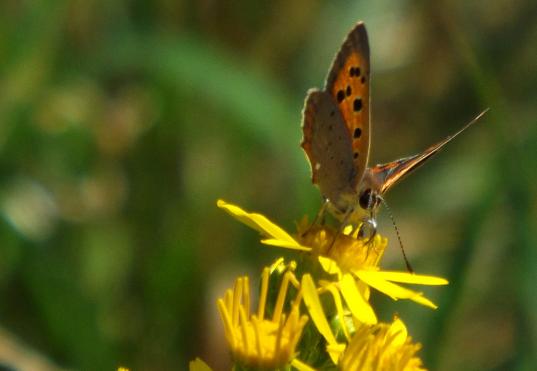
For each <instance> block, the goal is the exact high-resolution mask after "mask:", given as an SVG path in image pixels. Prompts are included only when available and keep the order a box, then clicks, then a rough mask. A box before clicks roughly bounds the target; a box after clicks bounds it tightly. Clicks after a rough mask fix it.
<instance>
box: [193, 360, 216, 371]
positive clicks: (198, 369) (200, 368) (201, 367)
mask: <svg viewBox="0 0 537 371" xmlns="http://www.w3.org/2000/svg"><path fill="white" fill-rule="evenodd" d="M189 366H190V367H189V369H190V371H212V370H211V368H210V367H209V366H207V364H206V363H205V362H203V361H202V360H201V359H199V358H196V359H195V360H193V361H190V365H189Z"/></svg>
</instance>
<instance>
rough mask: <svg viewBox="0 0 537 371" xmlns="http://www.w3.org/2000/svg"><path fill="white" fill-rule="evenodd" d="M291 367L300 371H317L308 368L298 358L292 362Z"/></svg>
mask: <svg viewBox="0 0 537 371" xmlns="http://www.w3.org/2000/svg"><path fill="white" fill-rule="evenodd" d="M291 366H293V367H294V368H296V369H297V370H298V371H315V369H314V368H313V367H310V366H308V365H307V364H305V363H304V362H302V361H300V360H298V359H296V358H295V359H293V360H292V361H291Z"/></svg>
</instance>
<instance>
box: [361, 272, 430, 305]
mask: <svg viewBox="0 0 537 371" xmlns="http://www.w3.org/2000/svg"><path fill="white" fill-rule="evenodd" d="M370 273H374V272H370V271H358V272H355V274H356V275H357V276H358V278H360V279H361V280H362V281H364V282H365V283H367V284H368V285H369V286H371V287H373V288H375V289H377V290H378V291H380V292H382V293H384V294H386V295H388V296H389V297H391V298H392V299H394V300H397V299H410V300H412V301H415V302H416V303H419V304H421V305H424V306H426V307H430V308H433V309H436V308H438V307H437V306H436V305H435V304H434V303H433V302H432V301H430V300H429V299H427V298H426V297H424V296H423V294H422V293H420V292H416V291H412V290H409V289H407V288H404V287H402V286H399V285H396V284H395V283H391V282H388V281H386V280H384V279H382V278H379V277H376V276H375V275H374V274H370Z"/></svg>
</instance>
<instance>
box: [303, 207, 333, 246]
mask: <svg viewBox="0 0 537 371" xmlns="http://www.w3.org/2000/svg"><path fill="white" fill-rule="evenodd" d="M329 203H330V200H329V199H328V198H325V199H324V201H323V204H322V205H321V208H320V209H319V211H318V212H317V215H315V219H313V222H312V223H311V224H310V226H309V227H308V228H307V229H306V230H305V231H304V232H303V233H302V237H304V236H306V235H307V234H308V233H309V232H310V231H311V229H312V228H313V226H314V225H317V223H319V221H320V223H321V224H324V214H325V212H326V208H327V207H328V204H329Z"/></svg>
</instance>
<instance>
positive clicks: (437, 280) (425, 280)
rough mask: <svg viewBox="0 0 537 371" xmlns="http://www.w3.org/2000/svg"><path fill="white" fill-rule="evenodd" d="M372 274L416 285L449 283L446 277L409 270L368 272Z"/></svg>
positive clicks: (388, 279) (387, 279)
mask: <svg viewBox="0 0 537 371" xmlns="http://www.w3.org/2000/svg"><path fill="white" fill-rule="evenodd" d="M368 275H370V276H376V277H378V278H381V279H383V280H386V281H393V282H402V283H413V284H416V285H429V286H439V285H447V284H448V283H449V282H448V280H446V279H445V278H442V277H435V276H427V275H421V274H415V273H408V272H391V271H374V272H371V273H368Z"/></svg>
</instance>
